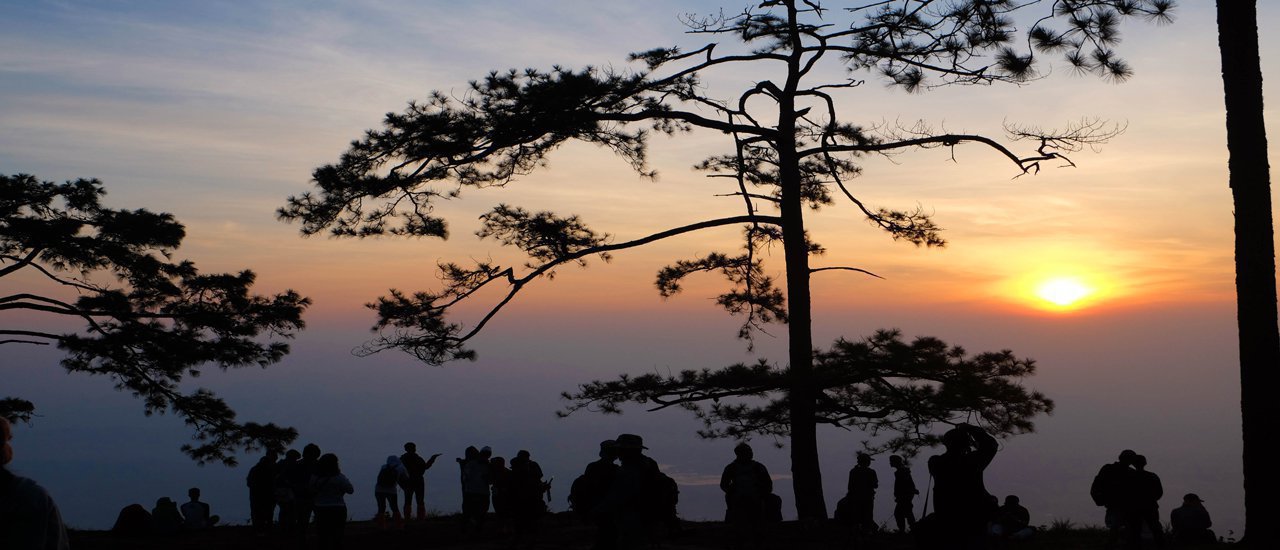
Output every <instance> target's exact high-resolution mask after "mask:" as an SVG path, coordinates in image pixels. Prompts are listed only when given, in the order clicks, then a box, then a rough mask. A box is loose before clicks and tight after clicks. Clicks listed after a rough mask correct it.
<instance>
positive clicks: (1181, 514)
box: [1169, 493, 1218, 546]
mask: <svg viewBox="0 0 1280 550" xmlns="http://www.w3.org/2000/svg"><path fill="white" fill-rule="evenodd" d="M1169 527H1170V528H1171V529H1172V531H1173V542H1174V543H1176V544H1177V545H1179V546H1185V545H1191V544H1211V543H1214V542H1217V540H1218V539H1217V537H1216V536H1215V535H1214V534H1213V530H1212V529H1209V528H1210V527H1213V520H1212V519H1209V511H1208V510H1205V508H1204V501H1203V500H1200V497H1199V496H1198V495H1196V494H1195V493H1187V494H1186V496H1183V497H1182V506H1179V507H1177V508H1174V509H1173V511H1172V512H1170V513H1169Z"/></svg>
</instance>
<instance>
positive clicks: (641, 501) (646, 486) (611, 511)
mask: <svg viewBox="0 0 1280 550" xmlns="http://www.w3.org/2000/svg"><path fill="white" fill-rule="evenodd" d="M615 441H617V442H618V458H619V460H620V461H621V464H620V465H619V467H618V474H617V476H615V477H614V480H613V485H611V486H610V487H609V491H608V492H607V493H606V494H605V497H604V499H603V500H602V501H601V503H600V506H599V510H600V514H601V515H602V516H603V517H606V518H609V519H610V520H612V521H613V525H614V530H615V532H616V533H617V535H618V538H617V543H616V545H615V548H617V549H619V550H630V549H634V548H642V547H644V546H645V545H646V544H647V543H649V542H650V540H651V539H652V534H653V520H654V518H655V516H656V515H657V514H658V511H656V510H654V506H656V505H657V503H655V502H654V500H653V497H652V495H653V490H654V489H655V487H654V483H655V480H656V479H657V478H658V473H659V471H658V463H657V462H654V461H653V459H652V458H649V457H647V456H645V455H644V449H647V447H645V446H644V440H643V439H642V438H641V437H640V436H638V435H634V434H622V435H619V436H618V437H617V438H616V439H615Z"/></svg>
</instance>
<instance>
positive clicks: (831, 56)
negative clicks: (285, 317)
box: [279, 0, 1172, 518]
mask: <svg viewBox="0 0 1280 550" xmlns="http://www.w3.org/2000/svg"><path fill="white" fill-rule="evenodd" d="M1171 7H1172V2H1171V1H1169V0H1055V1H1052V2H1039V1H1034V0H1033V1H1015V0H954V1H947V2H939V1H933V0H904V1H901V2H878V1H877V2H868V3H865V4H855V5H854V6H853V7H848V8H842V9H830V8H828V7H826V5H825V4H824V3H821V2H818V1H816V0H767V1H761V2H756V3H753V5H751V6H750V7H747V8H745V9H743V10H742V11H740V12H737V13H725V12H722V13H720V14H718V15H712V16H706V17H699V16H692V15H690V16H686V17H685V19H684V23H685V24H686V25H687V27H688V30H689V32H690V33H692V34H694V35H706V36H710V37H723V38H726V39H730V40H733V41H736V42H737V43H739V44H721V43H707V44H706V45H705V46H703V47H700V48H697V49H693V50H690V51H685V50H681V49H680V48H675V47H662V48H656V49H651V50H648V51H643V52H639V53H635V54H632V55H631V57H630V61H632V62H633V63H634V64H635V67H636V68H635V69H633V70H628V71H621V70H614V69H602V68H595V67H587V68H583V69H576V70H574V69H568V68H564V67H554V68H553V69H551V70H550V71H540V70H536V69H526V70H523V71H518V70H511V71H506V72H498V71H495V72H492V73H489V75H488V76H486V77H484V78H482V79H480V80H477V81H474V82H472V83H471V86H470V89H469V90H468V91H467V93H466V94H465V95H463V96H462V97H460V98H454V97H451V96H450V95H447V94H445V93H441V92H433V93H431V94H430V95H429V96H428V97H427V98H426V99H425V100H423V101H416V102H411V103H410V104H409V107H408V108H407V109H406V110H405V111H404V112H402V113H390V114H388V115H387V116H386V118H385V120H384V121H383V127H382V128H381V129H377V130H371V131H369V132H367V133H366V134H365V136H364V137H363V138H362V139H359V140H357V141H355V142H353V143H352V144H351V147H350V148H349V149H348V150H347V151H346V152H345V153H344V154H343V155H342V156H341V158H340V159H339V161H338V162H337V163H336V164H331V165H326V166H322V167H320V168H317V169H316V170H315V172H314V173H313V180H314V184H315V186H316V190H315V192H314V193H312V192H308V193H303V194H301V195H297V196H294V197H290V198H289V200H288V202H287V204H286V205H285V206H284V207H283V208H281V209H280V211H279V213H280V216H281V218H283V219H285V220H292V221H300V222H301V230H302V232H303V233H304V234H306V235H313V234H318V233H322V232H328V233H329V234H330V235H333V236H337V237H367V236H377V235H401V236H414V237H440V238H445V237H447V236H448V224H447V222H446V220H445V219H443V218H442V217H440V216H438V215H437V214H436V213H435V211H434V208H435V206H436V204H438V203H439V201H441V200H449V199H453V198H456V197H458V196H460V194H461V193H462V192H463V191H464V190H466V189H468V188H482V187H492V186H503V185H506V184H509V183H511V182H513V181H515V180H516V179H518V178H519V177H520V176H523V175H526V174H529V173H530V172H532V171H534V170H536V169H538V168H540V167H542V166H544V165H545V164H546V162H547V159H548V155H549V154H550V153H551V151H553V150H555V149H556V148H557V147H559V146H560V145H562V144H564V143H565V142H567V141H569V140H579V141H583V142H587V143H593V144H596V145H599V146H602V147H605V148H608V149H609V150H611V151H613V152H614V153H616V154H617V155H618V156H619V157H621V158H622V159H623V160H624V161H625V162H627V163H628V164H629V165H630V166H631V167H632V168H633V169H634V170H635V171H636V172H637V173H638V174H639V175H640V176H642V177H646V178H652V177H655V176H656V174H655V172H654V171H653V170H652V169H651V168H650V166H649V163H648V158H647V154H646V153H647V144H648V140H649V138H650V137H651V136H652V135H653V134H655V133H656V134H664V135H676V134H680V133H683V132H687V131H692V130H694V129H701V130H710V131H714V132H720V133H722V134H724V135H726V136H727V140H726V141H727V142H728V144H731V147H727V148H726V153H724V154H721V155H716V156H712V157H711V158H708V159H706V160H704V161H703V162H701V163H699V164H698V165H697V168H698V169H700V170H703V171H706V172H707V173H708V175H710V176H714V177H723V178H725V180H726V182H727V183H728V186H729V188H728V191H729V195H730V196H732V197H735V199H736V200H737V202H736V204H737V206H736V208H737V209H738V212H737V213H735V214H729V213H728V212H726V213H723V215H720V213H716V214H710V215H709V216H708V217H707V218H705V219H702V220H695V221H691V222H690V223H688V224H686V225H681V226H677V227H669V228H663V229H658V230H656V231H655V232H653V233H651V234H649V235H645V236H637V237H631V238H629V239H627V240H618V239H615V238H614V237H613V236H611V235H608V234H606V233H601V232H598V231H596V230H595V229H592V228H590V227H589V226H588V225H587V224H586V222H584V221H583V220H581V219H580V218H578V217H577V216H566V215H562V214H557V213H554V212H530V211H528V210H525V209H523V208H520V207H518V206H512V205H499V206H497V207H496V208H494V209H493V210H492V211H490V212H489V213H487V214H485V215H484V216H483V217H482V224H483V226H482V229H481V230H480V231H479V232H478V235H479V236H481V237H482V238H493V239H496V240H497V241H498V242H500V243H502V244H503V245H507V246H514V247H516V248H518V249H519V250H521V251H523V252H525V253H526V254H527V255H528V256H529V258H530V261H529V262H528V263H527V264H525V265H524V266H523V267H513V266H502V265H497V264H496V263H494V262H484V261H482V262H475V263H474V264H472V265H461V264H458V263H452V262H445V263H442V264H441V266H440V267H441V270H440V271H441V276H442V280H443V286H442V288H440V289H439V290H435V291H421V292H415V293H411V294H406V293H403V292H400V291H395V290H393V291H391V293H390V295H389V296H386V297H382V298H379V299H378V300H377V301H376V302H375V303H373V304H371V307H372V308H374V309H376V311H377V315H378V320H377V323H376V325H375V327H374V329H375V330H376V331H379V335H378V336H377V337H376V338H375V339H374V340H372V341H371V342H369V343H368V344H367V345H366V347H365V351H366V352H368V353H373V352H377V351H380V350H387V349H399V350H403V351H406V352H408V353H411V354H413V355H415V356H416V357H418V358H419V359H421V360H423V361H424V362H427V363H429V364H440V363H443V362H446V361H450V360H454V359H463V358H472V357H474V352H473V351H472V350H471V349H469V348H467V342H468V341H469V340H471V339H472V338H473V337H475V335H476V334H478V333H479V332H480V331H481V330H482V329H483V328H484V327H485V326H486V324H487V323H488V321H489V320H490V319H492V318H493V316H494V315H496V314H497V313H498V312H499V311H500V310H501V309H502V308H503V307H504V306H505V305H506V304H508V303H510V301H511V300H512V299H514V298H515V296H516V295H517V294H518V293H519V292H520V290H521V289H523V288H524V287H526V286H527V285H528V284H529V283H531V282H533V281H534V280H536V279H538V278H541V277H542V276H544V275H548V274H549V273H552V272H553V270H554V269H556V268H558V267H560V266H565V265H567V264H577V265H581V266H585V265H586V263H587V261H588V259H590V258H592V257H597V258H600V259H601V260H605V261H607V260H608V259H609V255H610V254H613V253H616V252H618V251H621V250H625V249H629V248H634V247H638V246H643V245H646V244H649V243H653V242H655V241H658V240H661V239H666V238H671V237H675V236H680V235H687V234H690V233H694V232H698V231H701V230H705V229H711V228H717V227H724V226H741V227H742V235H743V239H742V243H743V245H742V248H741V250H739V251H737V252H734V253H724V252H716V253H712V254H708V255H706V256H703V257H699V258H692V259H688V260H683V261H679V262H677V263H675V264H673V265H671V266H669V267H667V268H664V269H663V270H662V271H661V272H660V273H659V275H658V280H657V284H658V289H659V292H661V293H662V294H663V295H664V296H669V295H672V294H674V293H676V292H679V291H680V289H681V282H682V281H683V280H684V279H685V278H686V277H688V276H689V275H693V274H697V273H703V272H710V273H717V274H720V275H722V276H724V277H725V278H726V279H727V280H728V282H729V284H730V289H729V290H728V291H727V292H725V293H724V294H721V295H720V296H719V297H718V299H717V301H718V303H719V304H720V305H721V306H723V307H724V308H725V309H727V310H728V311H729V312H730V313H732V314H735V315H739V316H741V318H742V326H741V329H740V331H739V335H740V336H741V337H742V338H744V339H746V340H748V342H750V340H751V339H752V338H753V336H754V335H755V334H756V333H757V331H758V329H760V328H761V327H763V326H764V325H766V324H768V323H786V325H787V336H788V342H789V352H788V358H787V361H786V362H785V366H784V367H781V371H780V372H779V373H778V376H776V377H775V378H782V379H783V380H784V383H785V384H786V389H785V398H784V399H783V400H781V401H780V402H779V403H780V404H779V405H778V406H785V407H786V408H787V413H786V420H787V422H788V423H789V424H788V427H787V431H788V435H789V436H790V440H791V459H792V479H793V482H794V485H795V494H796V505H797V510H798V512H799V515H800V517H802V518H819V517H825V516H826V504H825V502H824V500H823V497H822V485H821V473H820V468H819V464H818V453H817V435H816V434H817V432H816V426H817V424H818V422H819V420H820V418H819V402H820V401H821V400H822V399H824V395H825V394H824V390H825V389H826V388H827V387H824V386H822V383H821V382H820V380H819V377H818V373H819V371H818V369H817V365H816V364H815V356H814V346H813V336H812V327H811V322H812V321H811V303H810V287H809V284H810V277H811V276H812V275H813V274H815V273H819V272H824V271H836V270H852V271H862V269H861V268H858V267H853V266H821V267H818V266H811V265H810V259H811V258H812V257H815V256H819V255H821V254H822V253H823V251H824V249H823V247H822V246H821V245H820V244H819V243H816V242H814V241H813V240H811V239H810V238H809V235H808V233H807V231H806V229H805V211H806V210H816V209H820V208H822V207H826V206H830V205H833V204H835V203H836V201H837V199H839V200H840V201H844V200H847V201H848V203H849V204H850V205H852V207H854V208H856V209H858V210H859V211H861V212H862V213H863V214H864V215H865V216H866V218H867V220H868V221H869V222H870V223H871V224H872V225H873V226H875V227H879V228H880V229H882V230H884V231H886V232H887V233H888V234H889V236H891V237H892V238H893V239H897V240H904V241H906V242H910V243H912V244H915V245H917V246H924V247H935V246H942V245H943V244H945V241H944V239H943V238H942V237H941V235H940V233H939V228H938V227H937V226H936V225H935V223H934V221H933V220H932V219H931V218H930V216H929V215H928V214H927V213H925V212H924V211H923V210H921V209H919V208H915V209H895V208H891V207H879V206H873V205H868V204H866V203H865V202H864V201H863V200H861V199H859V198H858V196H857V194H856V193H854V188H853V187H852V184H851V181H852V180H853V178H855V177H856V176H857V175H858V174H859V172H860V166H859V165H858V164H857V159H859V158H861V157H865V156H867V155H875V154H888V153H892V152H896V151H901V150H906V149H914V148H938V147H947V148H953V147H957V146H961V145H978V146H982V147H985V148H988V149H990V150H992V151H994V152H995V153H996V154H997V155H1000V156H1002V157H1003V158H1005V159H1007V160H1008V161H1009V162H1010V163H1011V165H1012V173H1013V174H1017V175H1020V174H1026V173H1035V172H1038V171H1039V169H1040V167H1041V166H1042V165H1043V164H1044V163H1053V164H1070V160H1069V159H1068V158H1067V155H1068V154H1070V153H1071V152H1074V151H1078V150H1079V149H1080V148H1081V147H1084V146H1089V145H1094V144H1098V143H1101V142H1103V141H1105V140H1106V139H1108V138H1109V137H1112V136H1113V135H1114V134H1115V133H1116V132H1117V131H1118V130H1117V129H1115V128H1113V127H1110V126H1108V125H1106V124H1104V123H1102V122H1100V121H1084V122H1081V123H1076V124H1071V125H1068V126H1067V127H1066V128H1062V129H1060V130H1042V129H1039V128H1035V127H1018V126H1008V127H1007V128H1006V130H1007V135H1006V136H1005V137H1006V138H1007V141H1005V140H998V139H995V138H991V137H988V136H983V135H973V134H955V133H946V132H938V131H934V130H933V129H932V128H930V127H928V126H927V125H925V124H919V125H915V126H910V127H891V126H878V127H867V126H862V125H859V124H856V123H853V122H850V121H848V120H846V119H845V118H844V117H842V116H841V114H840V113H841V108H840V104H839V102H838V100H837V95H839V94H842V93H847V92H849V91H851V90H853V89H855V88H857V87H859V86H861V85H863V84H864V83H865V81H864V80H860V79H858V78H854V77H851V76H848V75H850V74H852V75H858V74H865V75H870V77H871V78H878V79H884V80H885V81H887V82H889V83H890V84H891V85H895V86H900V87H902V88H905V89H907V90H909V91H926V90H928V89H930V88H933V87H937V86H946V85H957V84H959V85H966V84H992V83H997V82H1014V83H1020V82H1025V81H1028V80H1030V79H1033V78H1036V77H1037V75H1038V73H1037V66H1038V65H1039V62H1040V57H1041V56H1042V55H1043V54H1054V55H1061V56H1062V57H1063V59H1065V60H1066V62H1067V63H1069V64H1070V65H1071V66H1073V67H1074V68H1076V69H1078V70H1079V71H1081V72H1084V73H1094V74H1098V75H1101V76H1103V77H1105V78H1110V79H1116V80H1119V79H1123V78H1126V77H1128V76H1129V75H1130V74H1131V72H1132V71H1131V69H1130V68H1129V66H1128V65H1127V64H1126V63H1125V62H1124V61H1123V60H1122V59H1121V58H1120V57H1118V56H1117V55H1116V54H1115V52H1114V50H1113V47H1114V45H1115V44H1116V43H1117V41H1118V39H1119V31H1118V25H1119V23H1120V21H1121V20H1122V19H1124V18H1126V17H1142V18H1148V19H1154V20H1167V19H1168V17H1169V10H1170V8H1171ZM1032 12H1035V13H1032ZM1015 16H1017V17H1015ZM1017 19H1021V20H1023V21H1024V22H1025V23H1026V25H1025V27H1019V26H1018V25H1017V24H1015V20H1017ZM1023 28H1025V29H1026V30H1025V32H1023V31H1022V30H1021V29H1023ZM826 64H834V65H836V66H838V67H839V68H840V69H841V71H840V74H841V75H845V76H840V77H832V76H831V74H832V73H831V72H830V71H825V70H822V69H820V67H825V66H826ZM735 68H741V69H749V70H750V71H751V75H752V79H753V82H752V83H750V84H747V85H746V86H745V88H744V89H742V90H739V91H738V92H734V93H731V94H729V95H727V96H715V95H712V92H710V91H709V90H708V89H707V88H706V86H705V85H704V83H703V82H704V81H703V76H704V75H705V74H710V73H718V72H720V71H724V70H733V69H735ZM850 71H852V72H850ZM1016 141H1023V142H1027V143H1028V145H1027V150H1026V152H1024V153H1019V152H1016V151H1015V150H1014V149H1013V148H1011V147H1014V146H1013V145H1011V144H1010V143H1011V142H1016ZM779 245H780V246H781V247H782V249H783V254H782V266H781V271H782V274H783V282H782V283H779V282H778V281H777V280H776V279H775V277H774V276H773V275H770V273H771V272H770V270H769V269H768V267H767V266H766V263H765V256H766V254H765V253H764V252H765V249H766V248H769V247H774V246H779ZM504 285H505V290H504V291H501V292H500V294H501V297H500V298H498V300H497V302H496V303H495V304H494V305H493V306H492V307H491V308H489V309H488V310H487V313H486V314H484V315H483V316H481V317H480V319H479V320H478V321H477V322H475V323H473V324H470V325H466V326H464V325H463V324H461V323H459V322H455V321H451V320H449V319H448V318H447V315H446V314H447V313H448V312H449V311H450V310H451V308H453V307H454V306H456V305H458V304H459V303H462V302H464V301H467V300H469V299H472V298H473V297H475V296H477V293H478V292H480V290H481V289H486V288H492V287H502V286H504ZM747 369H748V370H750V369H751V368H747ZM757 370H760V369H759V368H757ZM758 374H759V375H760V376H766V377H768V376H772V375H771V374H769V373H768V372H764V371H761V372H759V373H758ZM783 374H785V376H782V375H783ZM588 389H590V386H589V387H588ZM605 402H606V403H607V401H605Z"/></svg>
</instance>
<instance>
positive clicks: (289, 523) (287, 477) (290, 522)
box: [276, 449, 310, 536]
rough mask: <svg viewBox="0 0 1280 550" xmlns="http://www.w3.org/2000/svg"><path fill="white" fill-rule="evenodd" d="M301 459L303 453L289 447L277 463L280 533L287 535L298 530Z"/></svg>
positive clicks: (277, 502) (277, 499) (277, 503)
mask: <svg viewBox="0 0 1280 550" xmlns="http://www.w3.org/2000/svg"><path fill="white" fill-rule="evenodd" d="M301 460H302V453H300V452H298V451H297V450H296V449H289V451H288V452H286V453H284V458H282V459H280V462H278V463H277V464H276V506H279V507H280V518H279V523H280V534H282V535H286V536H288V535H292V534H293V533H294V532H296V531H297V530H298V498H297V490H298V489H297V487H298V481H297V478H298V468H299V466H298V464H299V462H300V461H301ZM308 483H310V481H309V480H308Z"/></svg>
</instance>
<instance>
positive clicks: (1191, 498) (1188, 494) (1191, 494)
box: [1182, 493, 1204, 502]
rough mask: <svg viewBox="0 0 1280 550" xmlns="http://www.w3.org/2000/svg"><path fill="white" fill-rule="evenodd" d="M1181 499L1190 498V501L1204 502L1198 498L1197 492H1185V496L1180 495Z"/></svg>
mask: <svg viewBox="0 0 1280 550" xmlns="http://www.w3.org/2000/svg"><path fill="white" fill-rule="evenodd" d="M1182 500H1190V501H1195V502H1204V501H1203V500H1201V499H1200V495H1197V494H1195V493H1187V496H1184V497H1182Z"/></svg>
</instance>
